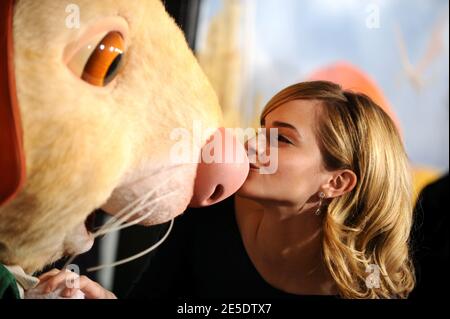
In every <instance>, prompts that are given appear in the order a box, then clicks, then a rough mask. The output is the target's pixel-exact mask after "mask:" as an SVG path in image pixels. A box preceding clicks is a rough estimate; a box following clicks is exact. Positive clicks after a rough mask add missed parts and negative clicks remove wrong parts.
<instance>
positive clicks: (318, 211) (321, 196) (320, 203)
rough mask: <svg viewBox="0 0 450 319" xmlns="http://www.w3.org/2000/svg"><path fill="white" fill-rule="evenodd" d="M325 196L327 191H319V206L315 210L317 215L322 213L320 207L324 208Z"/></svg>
mask: <svg viewBox="0 0 450 319" xmlns="http://www.w3.org/2000/svg"><path fill="white" fill-rule="evenodd" d="M324 198H325V193H324V192H320V193H319V207H317V209H316V211H315V212H314V214H315V215H316V216H319V215H320V208H322V201H323V199H324Z"/></svg>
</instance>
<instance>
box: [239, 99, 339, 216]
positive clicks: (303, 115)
mask: <svg viewBox="0 0 450 319" xmlns="http://www.w3.org/2000/svg"><path fill="white" fill-rule="evenodd" d="M321 110H322V105H321V102H319V101H317V100H294V101H290V102H287V103H285V104H283V105H281V106H279V107H278V108H276V109H275V110H273V111H271V112H270V113H269V114H267V116H266V118H265V126H264V127H265V128H266V129H267V130H266V131H267V134H266V136H267V141H268V143H267V146H266V147H267V149H266V152H267V153H268V154H269V155H268V156H266V157H265V158H267V159H269V161H268V160H264V161H263V162H264V164H263V163H261V158H262V157H260V156H257V157H256V163H253V164H252V166H253V167H251V169H250V173H249V175H248V177H247V180H246V181H245V183H244V184H243V186H242V187H241V188H240V190H239V191H238V194H239V195H240V196H242V197H247V198H251V199H253V200H256V201H258V202H272V203H273V204H276V205H288V206H295V207H298V208H302V207H304V208H307V206H311V207H314V206H316V205H317V200H318V198H317V194H318V192H319V191H322V189H321V188H320V186H321V185H322V184H324V183H325V182H326V181H327V178H328V177H329V176H330V175H329V172H327V171H326V169H325V168H324V167H323V161H322V155H321V153H320V150H319V145H318V141H317V138H316V135H315V131H316V129H317V125H319V124H318V123H319V121H318V120H319V116H320V112H321ZM270 128H277V129H278V134H276V135H275V139H277V141H278V146H277V150H275V149H274V148H275V146H274V145H272V143H269V141H270V139H269V131H270V130H269V129H270ZM276 151H278V154H277V156H273V154H274V153H277V152H276ZM271 161H277V163H275V164H276V165H275V166H276V167H277V169H276V170H275V172H274V173H273V174H261V173H260V170H259V168H260V167H262V166H263V165H265V166H267V165H271V166H273V164H274V163H271ZM305 204H306V206H305Z"/></svg>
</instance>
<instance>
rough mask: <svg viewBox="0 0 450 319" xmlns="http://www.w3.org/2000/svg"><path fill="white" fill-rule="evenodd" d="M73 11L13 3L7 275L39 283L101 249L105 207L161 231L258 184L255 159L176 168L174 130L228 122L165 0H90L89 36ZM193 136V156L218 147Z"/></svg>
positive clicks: (3, 227) (7, 111)
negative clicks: (66, 262)
mask: <svg viewBox="0 0 450 319" xmlns="http://www.w3.org/2000/svg"><path fill="white" fill-rule="evenodd" d="M68 5H69V2H66V1H60V0H40V1H34V0H17V1H12V0H8V1H7V0H4V1H1V4H0V7H1V8H0V15H1V17H0V23H1V26H0V31H1V32H0V36H1V37H2V38H1V41H2V43H1V45H0V51H1V52H0V60H1V61H0V66H1V69H0V74H1V75H0V77H1V81H0V82H1V90H0V92H1V93H0V131H1V135H0V152H1V153H0V204H1V205H2V206H0V263H2V264H5V265H19V266H21V267H22V268H23V269H25V271H26V272H29V273H30V272H34V271H36V270H38V269H41V268H42V267H43V266H45V265H46V264H48V263H50V262H52V261H54V260H56V259H58V258H59V257H61V256H62V255H63V254H77V253H81V252H83V251H85V250H87V249H89V248H90V246H91V245H92V235H91V234H90V233H89V231H88V230H87V229H86V227H85V221H86V219H87V218H88V215H89V214H90V213H91V212H92V211H93V210H95V209H96V208H99V207H102V208H103V209H104V210H105V211H107V212H109V213H111V214H113V215H114V214H116V213H117V212H118V211H119V210H121V209H123V208H124V207H126V206H127V205H129V207H134V208H136V205H141V206H140V207H142V209H138V214H137V215H136V216H132V218H137V216H142V215H143V214H144V213H146V212H149V211H151V212H152V213H151V214H149V215H148V216H147V217H146V218H144V219H143V220H142V221H141V223H143V224H145V225H151V224H156V223H161V222H165V221H168V220H170V219H172V218H173V217H175V216H176V215H178V214H180V213H182V212H183V211H184V209H185V208H186V207H187V206H188V204H189V203H191V204H194V205H204V204H211V203H213V202H215V201H218V200H221V199H223V198H225V197H226V196H228V195H230V194H232V193H233V192H234V191H236V190H237V188H238V187H239V186H240V185H241V184H242V183H243V181H244V179H245V177H246V175H247V173H248V162H246V163H245V161H244V162H242V163H228V164H223V165H222V164H218V165H209V164H205V163H202V164H200V165H197V163H195V162H192V163H185V162H184V163H175V162H174V161H173V156H171V154H172V153H173V152H172V150H173V146H174V143H175V142H176V141H175V140H174V139H173V138H174V135H173V134H172V135H171V133H173V130H174V129H176V128H184V129H185V130H184V131H183V132H187V133H192V130H193V121H194V120H195V121H196V123H197V125H200V126H201V127H202V128H213V129H217V128H219V127H220V125H221V112H220V108H219V105H218V102H217V98H216V96H215V93H214V92H213V90H212V88H211V87H210V85H209V83H208V81H207V79H206V78H205V76H204V74H203V73H202V71H201V69H200V67H199V66H198V64H197V62H196V60H195V57H194V56H193V54H192V52H191V51H190V50H189V48H188V46H187V44H186V41H185V39H184V36H183V34H182V32H181V31H180V29H179V28H178V27H177V26H176V24H175V23H174V21H173V20H172V19H171V18H170V17H169V16H168V14H167V13H166V11H165V9H164V7H163V5H162V3H161V2H160V1H159V0H141V1H127V0H101V1H91V0H77V1H76V3H75V5H76V7H75V8H76V9H77V10H79V11H78V12H79V18H80V24H79V27H74V25H72V24H70V23H68V19H69V18H70V17H68V16H69V14H70V7H68ZM68 8H69V10H68ZM67 10H68V11H67ZM69 22H70V21H69ZM175 135H177V134H175ZM226 136H227V135H226V134H225V135H223V136H222V138H224V137H226ZM175 138H176V136H175ZM183 138H184V140H185V141H186V139H187V140H188V141H189V143H191V144H190V145H195V146H197V147H198V148H195V147H194V148H193V149H192V150H193V152H194V154H193V158H196V157H198V156H199V155H200V149H201V147H203V148H204V147H205V145H206V144H205V143H207V142H208V135H204V136H201V138H199V139H198V140H196V139H194V137H193V135H192V134H184V136H183ZM216 141H217V139H216ZM209 147H211V145H209ZM221 147H222V146H221ZM195 152H197V153H195ZM237 152H245V150H244V149H243V147H242V146H241V145H240V144H238V149H237ZM172 155H173V154H172ZM196 176H197V178H196ZM199 176H200V177H199ZM211 196H212V197H213V198H211ZM136 203H137V204H136ZM133 204H134V206H133Z"/></svg>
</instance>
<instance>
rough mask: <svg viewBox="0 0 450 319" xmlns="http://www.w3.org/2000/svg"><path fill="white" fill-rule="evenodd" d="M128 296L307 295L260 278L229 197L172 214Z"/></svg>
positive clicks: (296, 297) (255, 296)
mask: <svg viewBox="0 0 450 319" xmlns="http://www.w3.org/2000/svg"><path fill="white" fill-rule="evenodd" d="M129 297H130V298H284V299H285V298H289V299H298V298H311V296H299V295H294V294H289V293H285V292H283V291H281V290H279V289H276V288H274V287H272V286H271V285H269V284H268V283H267V282H266V281H265V280H264V279H263V278H262V277H261V276H260V274H259V273H258V271H257V270H256V268H255V267H254V265H253V263H252V262H251V260H250V258H249V256H248V255H247V252H246V250H245V247H244V244H243V242H242V238H241V234H240V232H239V229H238V225H237V221H236V216H235V209H234V196H231V197H229V198H227V199H225V200H224V201H222V202H220V203H218V204H216V205H213V206H210V207H204V208H196V209H192V208H191V209H188V210H187V211H186V212H185V213H184V214H183V215H181V216H179V217H177V218H176V219H175V223H174V226H173V229H172V232H171V234H170V235H169V237H168V238H167V239H166V241H165V242H164V243H163V244H161V246H160V247H159V248H158V250H157V251H156V253H155V254H154V255H153V256H152V257H151V258H149V260H148V262H147V265H146V268H145V270H144V272H143V273H142V275H141V276H140V278H139V279H138V280H137V282H136V283H135V285H134V286H133V288H132V290H131V293H130V294H129ZM314 298H318V297H314ZM321 298H335V297H333V296H322V297H321Z"/></svg>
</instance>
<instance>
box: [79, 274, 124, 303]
mask: <svg viewBox="0 0 450 319" xmlns="http://www.w3.org/2000/svg"><path fill="white" fill-rule="evenodd" d="M79 289H80V290H81V291H82V292H83V293H84V295H85V298H86V299H117V297H116V296H115V295H114V294H113V293H112V292H110V291H108V290H106V289H105V288H103V287H102V286H100V285H99V284H98V283H96V282H95V281H92V280H90V279H89V278H88V277H86V276H81V277H80V287H79Z"/></svg>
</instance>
